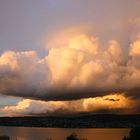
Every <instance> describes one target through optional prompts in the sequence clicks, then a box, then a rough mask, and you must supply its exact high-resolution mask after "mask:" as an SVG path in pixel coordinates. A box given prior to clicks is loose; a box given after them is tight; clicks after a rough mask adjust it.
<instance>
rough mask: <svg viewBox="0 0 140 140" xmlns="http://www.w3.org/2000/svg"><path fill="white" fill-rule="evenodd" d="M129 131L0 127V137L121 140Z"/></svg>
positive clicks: (20, 139) (24, 139)
mask: <svg viewBox="0 0 140 140" xmlns="http://www.w3.org/2000/svg"><path fill="white" fill-rule="evenodd" d="M129 131H130V129H122V128H121V129H118V128H113V129H112V128H110V129H108V128H105V129H102V128H101V129H96V128H89V129H88V128H84V129H73V128H35V127H0V135H7V136H10V137H11V139H12V140H15V139H16V138H17V139H18V140H46V139H47V138H51V139H52V140H65V139H66V137H67V136H69V135H70V134H71V133H73V132H74V133H76V134H77V135H78V136H79V138H87V139H88V140H122V138H123V137H124V136H125V135H128V133H129Z"/></svg>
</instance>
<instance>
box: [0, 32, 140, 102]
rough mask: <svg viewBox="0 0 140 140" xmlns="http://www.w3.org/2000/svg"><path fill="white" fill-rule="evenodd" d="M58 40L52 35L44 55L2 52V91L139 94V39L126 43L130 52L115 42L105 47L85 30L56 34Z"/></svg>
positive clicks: (49, 95) (60, 96)
mask: <svg viewBox="0 0 140 140" xmlns="http://www.w3.org/2000/svg"><path fill="white" fill-rule="evenodd" d="M59 38H60V42H59V43H58V41H54V42H53V39H52V42H53V46H51V48H49V50H48V55H46V56H45V57H44V58H42V59H41V58H39V57H38V55H37V53H36V52H35V51H27V52H14V51H6V52H4V53H3V54H1V56H0V93H1V94H7V95H13V96H20V97H28V98H32V99H41V100H71V99H79V98H83V97H96V96H103V95H106V94H107V93H112V92H114V91H115V92H125V94H126V95H127V96H128V95H131V96H135V97H136V96H137V97H139V95H138V92H139V89H140V39H139V38H137V39H136V40H135V41H133V42H132V43H131V44H130V45H129V49H128V50H127V51H128V53H126V52H124V51H123V50H122V47H121V46H120V44H119V42H117V41H115V40H110V41H109V43H108V46H107V47H103V46H101V45H100V40H99V39H98V38H97V37H94V36H91V35H88V34H85V33H75V34H73V36H72V34H70V36H68V35H67V36H65V35H62V36H54V40H55V39H59ZM63 41H65V42H63ZM61 42H62V44H61ZM55 43H56V45H55ZM47 46H48V45H47ZM55 46H56V47H55Z"/></svg>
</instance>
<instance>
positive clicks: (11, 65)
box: [0, 0, 140, 116]
mask: <svg viewBox="0 0 140 140" xmlns="http://www.w3.org/2000/svg"><path fill="white" fill-rule="evenodd" d="M139 7H140V1H139V0H133V1H132V0H125V1H122V0H117V1H116V0H104V1H99V0H76V1H75V0H30V1H28V0H24V1H19V0H1V1H0V116H23V115H40V114H44V115H50V114H53V115H54V114H60V115H61V114H64V113H65V114H68V113H81V112H86V113H91V112H93V113H113V114H139V113H140V110H139V107H140V10H139Z"/></svg>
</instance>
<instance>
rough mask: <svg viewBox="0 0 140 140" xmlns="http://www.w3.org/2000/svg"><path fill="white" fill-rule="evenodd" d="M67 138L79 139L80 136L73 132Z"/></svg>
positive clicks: (71, 139) (68, 139) (69, 139)
mask: <svg viewBox="0 0 140 140" xmlns="http://www.w3.org/2000/svg"><path fill="white" fill-rule="evenodd" d="M67 140H79V138H78V136H77V135H76V134H75V133H72V134H71V135H70V136H68V137H67Z"/></svg>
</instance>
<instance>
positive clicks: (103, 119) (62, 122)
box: [0, 114, 140, 128]
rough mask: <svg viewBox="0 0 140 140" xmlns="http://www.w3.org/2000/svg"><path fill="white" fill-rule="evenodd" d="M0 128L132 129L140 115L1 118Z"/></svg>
mask: <svg viewBox="0 0 140 140" xmlns="http://www.w3.org/2000/svg"><path fill="white" fill-rule="evenodd" d="M0 126H24V127H57V128H134V127H140V115H111V114H104V115H103V114H99V115H79V116H65V117H62V116H59V117H58V116H57V117H54V116H52V117H49V116H46V117H45V116H43V117H42V116H41V117H39V116H36V117H1V118H0Z"/></svg>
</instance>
